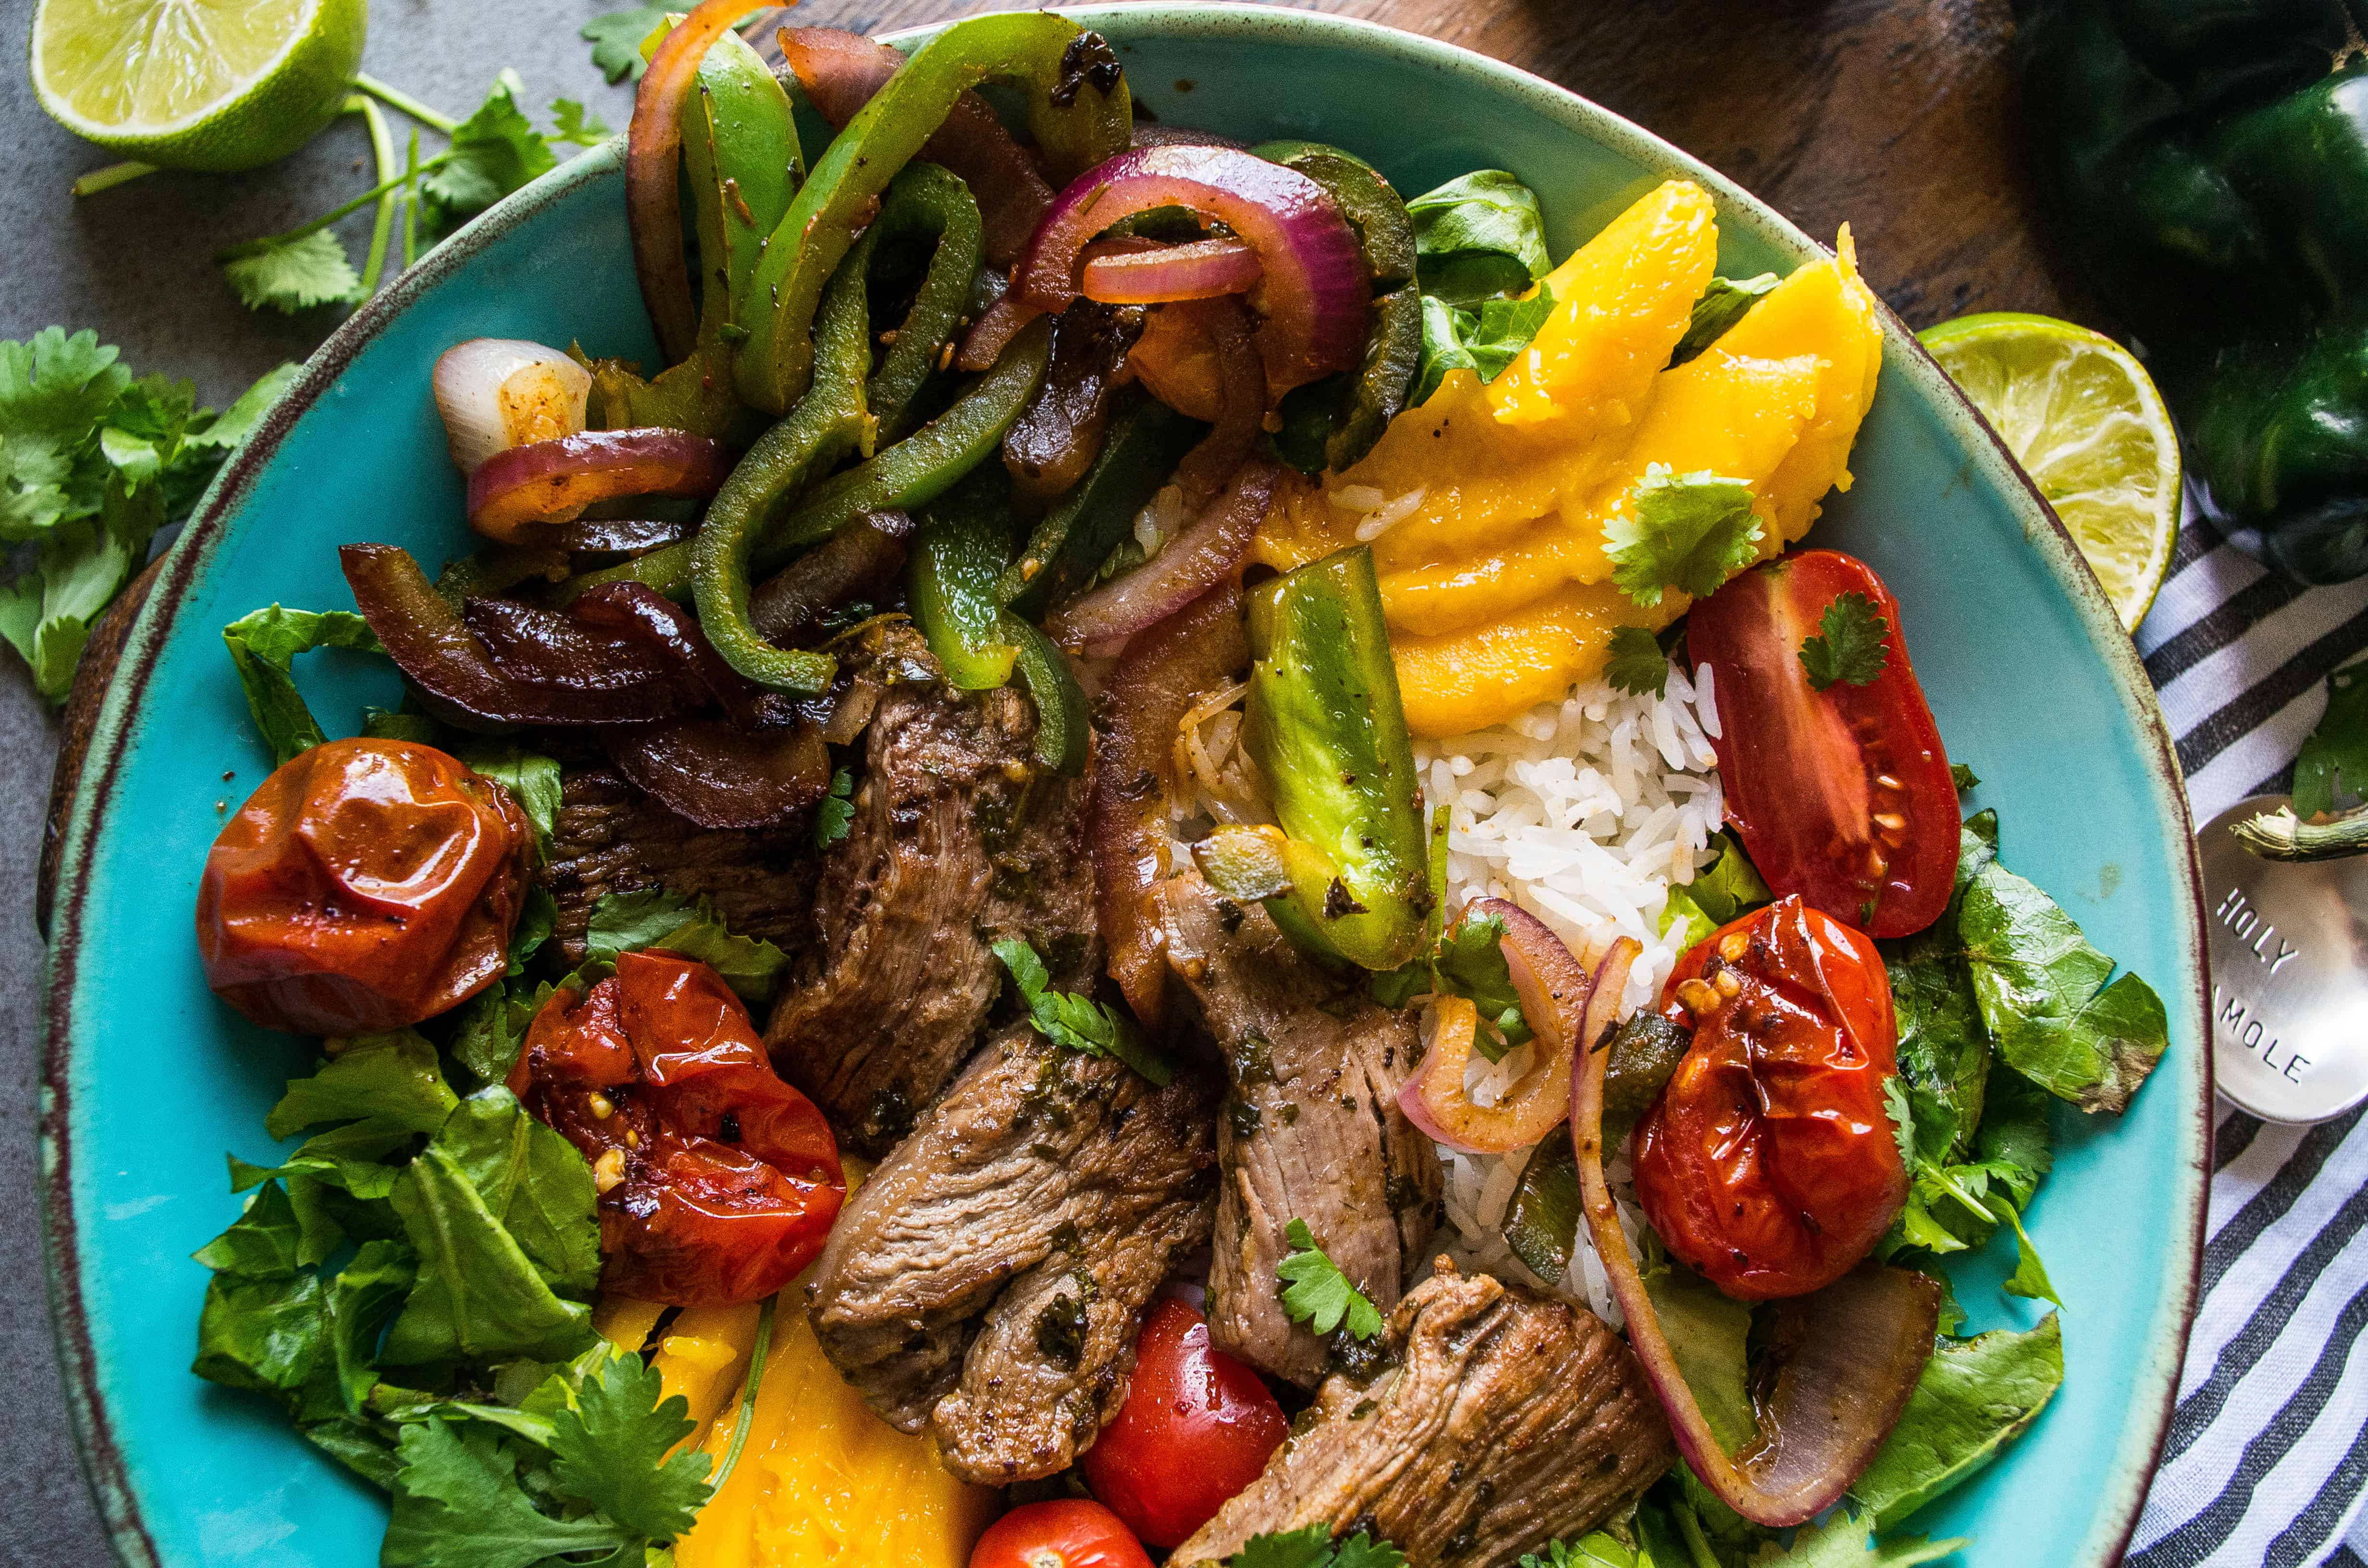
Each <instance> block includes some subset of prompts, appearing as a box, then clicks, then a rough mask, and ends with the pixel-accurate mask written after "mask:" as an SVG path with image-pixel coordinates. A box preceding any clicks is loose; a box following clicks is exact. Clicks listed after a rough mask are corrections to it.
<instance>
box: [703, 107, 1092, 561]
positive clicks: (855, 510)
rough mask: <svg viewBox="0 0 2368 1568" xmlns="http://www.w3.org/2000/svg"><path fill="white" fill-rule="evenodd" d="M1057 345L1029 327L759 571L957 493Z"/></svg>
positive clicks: (857, 475) (837, 484)
mask: <svg viewBox="0 0 2368 1568" xmlns="http://www.w3.org/2000/svg"><path fill="white" fill-rule="evenodd" d="M874 101H875V102H876V101H877V100H876V99H875V100H874ZM1052 344H1053V336H1052V327H1051V324H1050V322H1049V321H1046V320H1042V319H1040V320H1038V321H1036V322H1033V323H1031V324H1030V325H1029V327H1028V328H1027V330H1026V331H1024V332H1022V333H1021V334H1020V335H1019V336H1018V337H1017V338H1014V339H1013V340H1012V343H1011V347H1008V348H1007V349H1005V350H1004V353H1003V358H1001V359H999V360H997V361H996V366H995V369H992V370H989V371H988V372H987V373H986V374H985V375H984V376H982V377H980V378H979V379H978V380H977V381H973V383H971V385H970V387H969V388H968V389H967V390H965V391H964V392H962V395H961V396H960V397H958V398H956V399H954V401H953V405H952V406H951V407H950V408H948V409H947V410H946V411H945V412H944V413H943V414H940V415H938V416H937V417H936V418H935V419H932V420H930V421H929V422H928V424H927V425H924V426H921V428H920V429H918V430H916V431H915V432H914V433H913V434H912V435H910V436H907V437H905V439H903V440H901V441H899V442H897V443H896V444H895V445H894V446H893V447H889V448H887V449H884V450H882V452H880V453H879V454H878V455H877V456H875V457H873V458H872V459H871V460H870V461H868V462H863V463H859V464H857V465H856V466H855V467H853V468H851V469H848V471H847V472H844V473H839V474H834V475H833V476H831V477H830V478H829V479H827V480H825V481H824V482H823V483H820V484H818V485H816V486H814V492H813V494H810V495H808V496H807V497H806V499H805V500H804V501H803V503H801V504H800V505H799V506H798V508H797V510H796V511H794V512H792V513H791V514H790V516H789V517H788V518H787V519H786V520H784V521H783V522H782V523H780V525H779V526H777V527H776V528H773V529H772V530H770V531H769V532H768V535H767V536H766V540H765V543H764V545H763V547H762V548H761V549H759V550H758V551H757V556H756V564H757V569H758V570H759V571H770V570H772V569H773V568H774V567H776V566H778V565H780V563H781V562H782V561H784V560H786V559H787V557H788V554H789V552H790V551H791V550H793V549H794V548H795V547H796V546H798V545H801V544H811V543H813V542H814V540H820V539H828V538H829V537H830V536H831V535H833V534H835V533H837V531H838V530H839V529H840V528H844V527H846V526H847V524H848V522H849V521H850V520H852V519H853V518H856V517H860V516H862V515H863V514H864V513H866V512H888V511H910V510H912V509H913V508H915V507H917V506H927V505H928V503H930V502H932V501H934V500H936V499H937V498H938V497H939V496H940V495H942V494H945V493H946V492H947V491H949V490H951V489H952V488H953V487H954V484H955V482H956V481H958V480H960V479H961V478H962V475H964V474H966V473H968V472H970V471H971V470H973V469H974V468H976V467H977V466H978V465H979V464H980V463H982V462H984V461H985V460H987V459H988V458H989V457H991V456H993V455H994V454H995V451H996V448H997V447H998V446H999V445H1000V444H1001V442H1002V440H1003V433H1004V432H1005V431H1006V430H1008V429H1009V428H1011V422H1012V421H1013V420H1015V419H1017V418H1019V412H1020V410H1021V409H1023V408H1026V407H1027V406H1028V400H1029V399H1030V398H1031V397H1034V396H1035V395H1036V389H1037V388H1038V387H1039V386H1041V385H1042V383H1043V381H1044V366H1045V362H1046V360H1047V359H1048V358H1049V357H1050V356H1051V353H1052ZM816 384H817V385H818V384H820V383H819V378H817V383H816ZM719 499H720V498H719ZM708 519H709V520H708V525H707V526H708V527H709V528H713V527H714V526H715V524H714V512H713V511H712V509H711V511H710V512H709V514H708ZM701 531H702V532H703V531H704V530H701Z"/></svg>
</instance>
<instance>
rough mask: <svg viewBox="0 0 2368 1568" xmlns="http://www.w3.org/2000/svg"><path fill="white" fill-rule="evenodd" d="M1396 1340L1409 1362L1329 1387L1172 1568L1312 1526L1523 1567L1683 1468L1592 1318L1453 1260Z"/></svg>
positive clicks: (1427, 1287) (1409, 1311) (1639, 1387)
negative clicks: (1673, 1464)
mask: <svg viewBox="0 0 2368 1568" xmlns="http://www.w3.org/2000/svg"><path fill="white" fill-rule="evenodd" d="M1388 1332H1389V1343H1390V1346H1391V1347H1392V1349H1393V1350H1394V1351H1395V1353H1396V1355H1397V1357H1398V1362H1399V1364H1398V1365H1397V1367H1396V1368H1395V1369H1392V1370H1390V1371H1388V1372H1385V1373H1383V1375H1382V1376H1381V1377H1380V1378H1378V1379H1376V1380H1375V1381H1373V1382H1372V1385H1371V1386H1370V1387H1360V1386H1358V1385H1357V1384H1356V1383H1353V1382H1351V1381H1349V1380H1348V1379H1347V1378H1344V1377H1335V1378H1333V1379H1331V1380H1330V1381H1327V1382H1326V1384H1325V1386H1324V1391H1323V1393H1322V1394H1321V1396H1320V1397H1319V1398H1318V1401H1317V1407H1318V1410H1319V1413H1320V1415H1319V1419H1318V1420H1317V1422H1316V1424H1315V1426H1313V1427H1310V1428H1309V1429H1307V1430H1306V1431H1304V1432H1302V1433H1300V1434H1299V1435H1298V1436H1297V1437H1293V1438H1292V1440H1291V1441H1290V1442H1289V1443H1287V1444H1285V1445H1284V1446H1283V1447H1282V1448H1281V1449H1278V1450H1277V1451H1276V1453H1275V1456H1274V1458H1273V1459H1271V1460H1269V1461H1268V1463H1267V1467H1266V1472H1265V1473H1264V1474H1263V1475H1261V1476H1259V1477H1258V1480H1257V1481H1255V1482H1252V1483H1250V1485H1249V1487H1248V1489H1247V1490H1246V1491H1244V1492H1242V1493H1241V1494H1239V1495H1237V1496H1235V1497H1234V1498H1233V1499H1232V1500H1231V1501H1229V1502H1227V1503H1226V1504H1225V1506H1224V1507H1223V1508H1221V1509H1220V1510H1218V1513H1217V1517H1215V1518H1213V1519H1212V1520H1210V1521H1209V1523H1208V1524H1207V1525H1205V1526H1203V1527H1202V1528H1201V1531H1200V1533H1199V1534H1197V1535H1195V1536H1194V1537H1193V1538H1192V1539H1191V1540H1188V1541H1186V1542H1185V1543H1184V1544H1183V1545H1182V1546H1180V1547H1178V1548H1177V1549H1176V1552H1175V1554H1174V1555H1173V1556H1171V1557H1170V1558H1169V1559H1168V1562H1169V1563H1170V1564H1171V1565H1172V1568H1186V1565H1188V1564H1191V1563H1199V1562H1222V1561H1224V1559H1225V1558H1226V1557H1229V1556H1231V1555H1232V1554H1233V1553H1235V1552H1236V1551H1240V1550H1241V1549H1242V1547H1243V1545H1244V1544H1245V1543H1246V1542H1247V1541H1248V1540H1249V1539H1250V1538H1251V1537H1252V1536H1255V1535H1262V1534H1266V1533H1268V1532H1269V1531H1279V1530H1294V1529H1304V1528H1306V1527H1308V1526H1310V1525H1323V1526H1325V1527H1326V1528H1329V1529H1330V1530H1331V1531H1332V1533H1333V1535H1334V1536H1336V1537H1338V1536H1344V1535H1349V1534H1352V1533H1354V1532H1355V1531H1357V1530H1360V1529H1363V1530H1370V1531H1372V1533H1374V1534H1375V1535H1378V1536H1382V1537H1383V1538H1386V1539H1387V1540H1390V1541H1391V1542H1392V1543H1394V1544H1395V1546H1396V1547H1397V1548H1398V1549H1399V1550H1400V1551H1404V1552H1405V1553H1406V1559H1407V1561H1408V1562H1410V1563H1411V1564H1413V1568H1431V1565H1433V1564H1446V1563H1455V1564H1478V1563H1493V1562H1513V1561H1515V1560H1516V1559H1517V1558H1519V1557H1520V1554H1521V1553H1523V1552H1525V1551H1544V1550H1545V1546H1546V1543H1547V1542H1548V1541H1550V1540H1554V1539H1555V1538H1556V1537H1565V1538H1567V1537H1575V1536H1577V1535H1580V1534H1582V1533H1584V1532H1586V1531H1588V1530H1589V1529H1592V1528H1595V1527H1596V1526H1597V1525H1599V1524H1601V1523H1602V1522H1603V1521H1604V1520H1605V1519H1607V1518H1609V1517H1611V1515H1612V1514H1614V1513H1615V1512H1617V1511H1618V1510H1619V1509H1620V1508H1621V1507H1622V1506H1625V1505H1626V1504H1627V1503H1628V1502H1629V1500H1630V1499H1632V1498H1634V1497H1635V1496H1636V1495H1637V1494H1640V1493H1642V1492H1643V1491H1644V1489H1645V1487H1647V1486H1649V1485H1651V1484H1652V1483H1653V1480H1654V1478H1655V1477H1656V1476H1658V1475H1659V1474H1660V1473H1661V1472H1662V1471H1665V1470H1667V1469H1668V1465H1669V1461H1670V1460H1672V1459H1673V1458H1675V1457H1676V1452H1677V1450H1676V1445H1675V1444H1674V1443H1673V1442H1672V1441H1671V1439H1670V1437H1669V1428H1668V1422H1667V1421H1666V1420H1665V1419H1663V1417H1662V1415H1661V1407H1660V1405H1659V1404H1658V1403H1656V1400H1655V1399H1654V1396H1653V1390H1652V1385H1651V1384H1650V1383H1648V1382H1647V1381H1645V1369H1644V1368H1643V1367H1642V1366H1641V1365H1639V1364H1638V1362H1637V1360H1636V1357H1635V1354H1634V1352H1633V1351H1631V1350H1630V1349H1629V1348H1628V1346H1626V1345H1625V1344H1624V1343H1622V1341H1621V1339H1620V1338H1619V1336H1618V1335H1614V1334H1613V1333H1612V1332H1611V1329H1609V1328H1607V1327H1605V1326H1604V1324H1603V1323H1602V1320H1600V1318H1598V1317H1596V1316H1595V1314H1594V1313H1592V1312H1586V1311H1583V1310H1581V1309H1580V1308H1577V1307H1573V1306H1571V1305H1569V1304H1567V1303H1566V1302H1563V1301H1553V1300H1550V1299H1547V1298H1544V1297H1541V1296H1535V1295H1532V1294H1531V1293H1530V1292H1528V1291H1526V1290H1521V1289H1520V1288H1518V1287H1515V1286H1510V1285H1505V1284H1501V1283H1499V1282H1498V1281H1497V1280H1496V1279H1494V1278H1490V1277H1489V1276H1487V1275H1485V1274H1483V1275H1477V1276H1474V1277H1472V1278H1465V1277H1463V1276H1461V1275H1458V1274H1457V1273H1456V1272H1455V1271H1454V1269H1453V1268H1452V1267H1450V1266H1449V1265H1448V1263H1447V1262H1446V1260H1445V1259H1443V1258H1442V1259H1441V1260H1440V1266H1439V1272H1438V1273H1437V1274H1436V1275H1434V1276H1432V1277H1431V1278H1429V1279H1427V1280H1425V1281H1424V1282H1423V1283H1422V1284H1421V1285H1420V1286H1418V1287H1417V1289H1416V1290H1413V1291H1412V1292H1411V1293H1409V1294H1408V1295H1407V1297H1406V1300H1405V1301H1401V1302H1399V1303H1398V1306H1397V1310H1396V1311H1395V1312H1393V1313H1392V1314H1391V1318H1390V1324H1389V1331H1388Z"/></svg>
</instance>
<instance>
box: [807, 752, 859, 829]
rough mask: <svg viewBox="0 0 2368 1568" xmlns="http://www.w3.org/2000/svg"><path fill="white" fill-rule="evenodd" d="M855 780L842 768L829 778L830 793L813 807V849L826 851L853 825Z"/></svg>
mask: <svg viewBox="0 0 2368 1568" xmlns="http://www.w3.org/2000/svg"><path fill="white" fill-rule="evenodd" d="M854 795H855V780H854V778H852V777H851V776H850V775H849V774H848V771H847V769H845V768H844V767H842V768H840V769H839V770H838V771H837V772H836V773H834V774H832V775H831V776H830V793H829V794H827V795H825V796H824V797H823V798H822V800H821V801H819V802H818V803H816V805H815V806H814V847H815V848H817V849H827V848H829V847H830V846H832V845H834V844H837V842H838V841H839V840H840V839H842V838H845V837H846V836H847V835H848V830H849V829H850V828H852V827H853V826H854V824H855V800H854Z"/></svg>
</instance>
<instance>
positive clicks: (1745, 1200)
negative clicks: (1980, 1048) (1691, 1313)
mask: <svg viewBox="0 0 2368 1568" xmlns="http://www.w3.org/2000/svg"><path fill="white" fill-rule="evenodd" d="M1662 1011H1663V1014H1664V1015H1665V1016H1666V1017H1668V1019H1669V1021H1670V1022H1672V1023H1676V1024H1680V1025H1690V1026H1691V1028H1692V1029H1693V1031H1694V1039H1693V1044H1692V1045H1691V1047H1690V1048H1689V1049H1688V1050H1687V1051H1686V1054H1685V1058H1684V1060H1683V1061H1681V1062H1679V1063H1678V1070H1677V1072H1676V1074H1674V1075H1673V1076H1671V1078H1670V1079H1669V1084H1668V1088H1666V1089H1665V1090H1663V1091H1662V1093H1661V1097H1660V1099H1659V1101H1657V1102H1656V1104H1655V1105H1654V1107H1653V1108H1652V1109H1650V1110H1648V1111H1646V1112H1645V1118H1644V1119H1643V1120H1642V1121H1640V1122H1638V1123H1637V1125H1636V1142H1635V1145H1634V1166H1635V1172H1636V1198H1637V1200H1638V1202H1640V1203H1641V1204H1643V1205H1644V1209H1645V1219H1647V1220H1649V1221H1652V1225H1653V1229H1654V1231H1655V1233H1657V1234H1658V1235H1659V1236H1660V1238H1661V1240H1662V1242H1663V1243H1664V1244H1667V1245H1668V1249H1669V1251H1670V1252H1672V1253H1674V1254H1676V1255H1677V1256H1678V1257H1679V1259H1680V1260H1682V1261H1683V1262H1684V1263H1685V1264H1686V1265H1687V1266H1688V1267H1691V1268H1692V1269H1694V1270H1695V1272H1697V1273H1699V1274H1701V1275H1702V1278H1705V1279H1708V1280H1709V1281H1710V1282H1711V1283H1712V1284H1713V1285H1715V1286H1717V1287H1718V1288H1719V1289H1720V1290H1724V1291H1725V1292H1726V1293H1727V1294H1728V1295H1730V1296H1735V1297H1738V1298H1740V1299H1742V1300H1744V1301H1767V1300H1769V1299H1770V1298H1773V1297H1778V1296H1804V1295H1806V1294H1808V1293H1809V1292H1810V1291H1812V1290H1817V1289H1818V1288H1820V1287H1821V1286H1825V1285H1829V1284H1831V1283H1832V1282H1833V1281H1834V1280H1836V1279H1838V1278H1841V1276H1842V1275H1844V1274H1846V1273H1848V1272H1849V1271H1850V1267H1851V1266H1852V1265H1854V1264H1856V1263H1857V1262H1858V1261H1859V1260H1860V1259H1861V1258H1862V1257H1864V1256H1866V1255H1867V1253H1868V1252H1869V1251H1870V1250H1872V1249H1873V1246H1874V1244H1875V1243H1876V1242H1878V1241H1880V1240H1882V1239H1883V1233H1884V1232H1885V1231H1886V1230H1889V1229H1890V1228H1891V1221H1893V1220H1894V1219H1896V1217H1897V1216H1898V1213H1899V1210H1900V1206H1901V1205H1902V1204H1904V1203H1906V1202H1907V1168H1906V1166H1905V1165H1903V1164H1902V1163H1901V1161H1900V1157H1899V1142H1898V1139H1897V1138H1896V1136H1895V1135H1894V1133H1893V1131H1892V1124H1891V1118H1890V1116H1889V1114H1888V1113H1887V1112H1886V1111H1885V1110H1884V1090H1883V1086H1884V1080H1885V1079H1887V1078H1889V1077H1890V1076H1891V1075H1892V1073H1893V1072H1894V1070H1895V1068H1896V1051H1897V1049H1898V1034H1897V1029H1896V1025H1895V1024H1894V1022H1893V1018H1892V1011H1891V982H1890V980H1889V979H1888V978H1887V977H1886V976H1885V974H1884V968H1883V958H1882V956H1881V955H1880V954H1878V953H1877V952H1876V951H1875V950H1874V944H1873V942H1871V941H1869V940H1868V939H1867V938H1866V937H1865V936H1863V935H1862V934H1861V933H1860V932H1858V931H1856V930H1853V929H1852V928H1851V927H1850V926H1845V925H1843V924H1842V923H1841V922H1840V921H1839V920H1836V919H1834V918H1832V917H1831V916H1830V915H1826V914H1824V913H1822V912H1820V911H1818V910H1816V909H1812V908H1810V907H1809V906H1808V905H1807V904H1805V903H1803V902H1802V901H1801V900H1800V899H1798V898H1786V899H1783V900H1781V901H1779V902H1778V903H1772V904H1770V905H1769V906H1768V907H1767V908H1765V909H1761V910H1757V911H1755V912H1753V913H1752V914H1750V915H1745V916H1744V917H1743V918H1742V919H1740V920H1737V921H1736V922H1735V923H1734V924H1732V925H1730V926H1724V927H1722V928H1720V929H1719V930H1718V931H1716V932H1714V933H1713V934H1712V935H1711V936H1710V937H1707V938H1706V939H1704V940H1703V941H1702V943H1701V944H1700V945H1698V946H1697V947H1695V948H1694V949H1692V950H1691V951H1690V952H1688V953H1687V954H1686V955H1685V956H1684V957H1683V958H1681V959H1679V960H1678V966H1677V969H1676V971H1674V972H1673V973H1671V975H1670V976H1669V983H1668V988H1667V989H1666V990H1665V991H1664V992H1663V993H1662Z"/></svg>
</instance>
